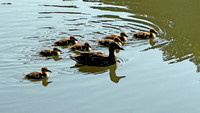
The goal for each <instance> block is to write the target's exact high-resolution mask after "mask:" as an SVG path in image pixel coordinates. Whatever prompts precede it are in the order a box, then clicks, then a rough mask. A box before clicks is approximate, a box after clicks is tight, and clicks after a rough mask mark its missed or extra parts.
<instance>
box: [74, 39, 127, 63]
mask: <svg viewBox="0 0 200 113" xmlns="http://www.w3.org/2000/svg"><path fill="white" fill-rule="evenodd" d="M115 49H121V50H124V49H123V48H121V47H120V46H119V45H118V44H117V43H115V42H112V43H111V44H110V47H109V55H106V54H104V53H101V52H80V55H78V56H70V58H71V59H72V60H75V61H76V62H77V63H79V64H84V65H89V66H109V65H112V64H115V63H116V62H117V56H116V55H115Z"/></svg>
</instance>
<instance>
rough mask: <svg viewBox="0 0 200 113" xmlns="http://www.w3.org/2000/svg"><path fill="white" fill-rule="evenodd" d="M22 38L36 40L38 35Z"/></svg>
mask: <svg viewBox="0 0 200 113" xmlns="http://www.w3.org/2000/svg"><path fill="white" fill-rule="evenodd" d="M24 39H31V40H38V39H39V36H29V37H24Z"/></svg>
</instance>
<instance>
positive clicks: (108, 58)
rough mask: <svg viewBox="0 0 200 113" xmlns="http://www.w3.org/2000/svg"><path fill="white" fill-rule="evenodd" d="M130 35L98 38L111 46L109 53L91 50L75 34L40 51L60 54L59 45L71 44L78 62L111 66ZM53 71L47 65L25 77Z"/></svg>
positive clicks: (147, 35) (40, 76) (141, 34)
mask: <svg viewBox="0 0 200 113" xmlns="http://www.w3.org/2000/svg"><path fill="white" fill-rule="evenodd" d="M156 34H157V31H156V30H155V29H154V28H150V30H149V32H146V31H141V32H138V33H134V32H132V35H133V37H135V38H140V39H151V38H155V37H156ZM126 37H128V36H127V35H126V33H125V32H124V31H121V33H120V35H117V34H112V35H108V36H104V37H103V39H102V40H98V43H99V44H100V45H103V46H107V47H108V48H109V55H106V54H104V53H101V52H90V51H91V46H90V44H89V43H88V42H85V43H84V44H79V43H77V41H78V40H77V39H76V37H75V36H73V35H71V36H70V38H63V39H61V40H58V41H54V42H53V43H54V46H55V47H54V48H53V49H46V50H42V51H40V52H39V54H40V55H42V56H45V57H47V56H59V55H60V54H61V50H60V49H58V47H57V46H69V45H71V46H70V47H69V48H70V50H71V51H76V52H78V53H79V55H75V56H70V58H71V59H72V60H74V61H76V62H77V63H78V64H82V65H88V66H109V65H112V64H115V63H116V62H117V56H116V55H115V50H116V49H119V50H124V49H123V48H122V47H121V45H122V44H123V43H124V42H126V40H127V38H126ZM47 72H51V71H50V70H49V69H48V68H47V67H42V69H41V72H40V71H34V72H31V73H29V74H25V75H24V78H25V79H43V78H48V77H49V74H48V73H47Z"/></svg>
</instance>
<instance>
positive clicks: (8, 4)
mask: <svg viewBox="0 0 200 113" xmlns="http://www.w3.org/2000/svg"><path fill="white" fill-rule="evenodd" d="M1 5H12V3H1Z"/></svg>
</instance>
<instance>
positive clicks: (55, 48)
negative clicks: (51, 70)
mask: <svg viewBox="0 0 200 113" xmlns="http://www.w3.org/2000/svg"><path fill="white" fill-rule="evenodd" d="M53 51H55V52H60V53H62V51H61V50H60V49H58V47H54V48H53Z"/></svg>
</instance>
